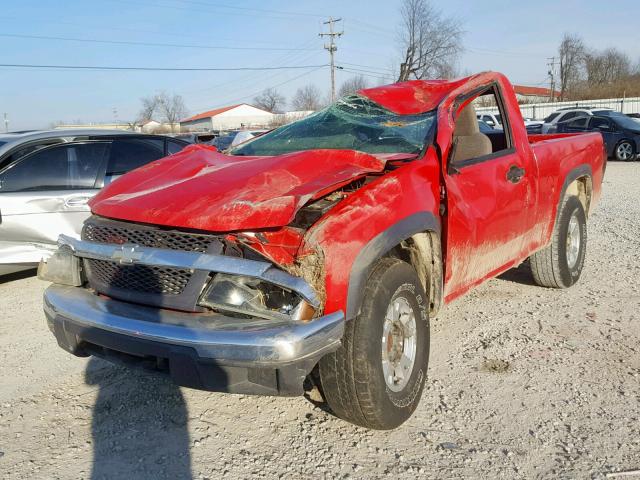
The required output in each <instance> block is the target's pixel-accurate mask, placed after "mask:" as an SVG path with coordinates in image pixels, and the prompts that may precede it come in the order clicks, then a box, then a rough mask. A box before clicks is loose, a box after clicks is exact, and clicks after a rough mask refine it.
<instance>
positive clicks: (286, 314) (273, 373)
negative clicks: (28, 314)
mask: <svg viewBox="0 0 640 480" xmlns="http://www.w3.org/2000/svg"><path fill="white" fill-rule="evenodd" d="M487 101H490V102H493V104H495V105H497V108H498V111H499V114H500V116H501V119H502V125H503V129H502V130H499V131H496V132H491V133H490V134H483V133H481V132H480V131H479V127H478V121H477V113H476V105H478V104H486V102H487ZM605 166H606V157H605V154H604V150H603V143H602V137H601V136H600V135H599V134H584V135H536V136H532V137H528V136H527V133H526V130H525V127H524V123H523V121H522V117H521V114H520V110H519V107H518V104H517V101H516V97H515V95H514V92H513V88H512V86H511V84H510V83H509V81H508V80H507V79H506V78H505V77H504V76H503V75H501V74H499V73H495V72H485V73H481V74H478V75H473V76H471V77H466V78H461V79H457V80H452V81H422V80H415V81H409V82H404V83H397V84H393V85H387V86H382V87H376V88H371V89H364V90H360V91H359V92H358V93H357V94H355V95H351V96H348V97H345V98H342V99H340V100H339V101H338V102H337V103H335V104H333V105H331V106H329V107H327V108H326V109H325V110H323V111H321V112H318V113H316V114H315V115H312V116H310V117H307V118H305V119H302V120H299V121H297V122H294V123H292V124H289V125H285V126H283V127H280V128H277V129H275V130H273V131H271V132H269V133H266V134H265V135H262V136H260V137H258V138H255V139H253V140H251V141H248V142H246V143H243V144H242V145H239V146H237V147H235V148H232V149H230V150H229V151H228V152H226V153H225V154H222V153H220V152H218V151H217V150H216V149H215V148H212V147H209V146H206V145H194V146H190V147H187V148H186V149H184V150H183V151H182V152H180V153H178V154H176V155H173V156H172V157H171V158H170V159H162V160H159V161H156V162H154V163H151V164H149V165H147V166H144V167H142V168H140V169H137V170H134V171H133V172H130V173H129V174H127V175H124V176H123V177H121V178H119V179H118V180H116V181H115V182H113V183H112V184H110V185H109V186H107V187H106V188H105V189H104V190H102V191H101V192H100V194H98V195H97V196H96V197H95V198H94V199H92V201H91V209H92V214H93V215H92V217H90V218H89V219H88V220H87V222H86V223H85V226H84V228H83V234H82V238H81V239H80V240H78V239H73V238H69V237H64V236H63V237H61V238H60V240H59V244H60V247H59V250H58V252H57V253H56V254H55V255H54V256H53V257H52V258H51V259H49V261H48V262H46V263H42V264H41V265H40V269H39V275H40V277H41V278H43V279H45V280H49V281H52V282H53V285H51V286H50V287H49V288H48V289H47V290H46V292H45V298H44V310H45V315H46V317H47V321H48V325H49V327H50V329H51V330H52V332H53V334H54V335H55V337H56V339H57V341H58V343H59V344H60V346H61V347H62V348H64V349H65V350H67V351H69V352H71V353H72V354H75V355H79V356H86V355H97V356H102V357H105V358H109V359H115V360H124V361H126V362H127V363H132V362H133V363H138V364H145V365H147V366H150V367H151V368H154V369H156V370H160V371H163V372H166V373H167V374H168V375H170V376H171V378H172V379H173V380H174V381H175V382H176V383H178V384H180V385H184V386H188V387H193V388H201V389H206V390H215V391H225V392H229V393H251V394H266V395H300V394H302V393H303V392H304V390H305V389H308V388H316V389H318V391H319V392H321V395H322V396H323V398H324V400H325V401H326V403H327V404H328V406H329V407H330V409H331V410H332V411H333V412H334V413H335V414H336V415H337V416H339V417H341V418H343V419H345V420H347V421H350V422H352V423H355V424H358V425H362V426H365V427H367V428H375V429H390V428H395V427H397V426H399V425H400V424H402V423H403V422H404V421H406V420H407V419H408V418H409V417H410V416H411V414H412V413H413V411H414V410H415V408H416V407H417V405H418V402H419V400H420V396H421V393H422V390H423V388H424V385H425V381H426V374H427V365H428V357H429V345H430V331H429V319H430V318H432V317H433V316H435V315H437V313H438V311H439V310H440V309H441V307H442V306H444V305H445V304H447V303H449V302H451V301H453V300H454V299H456V298H458V297H460V296H462V295H463V294H464V293H466V292H467V291H469V290H470V289H471V288H473V287H474V286H476V285H478V284H480V283H482V282H484V281H486V280H487V279H490V278H492V277H495V276H496V275H499V274H500V273H502V272H504V271H506V270H508V269H510V268H512V267H515V266H517V265H519V264H520V263H522V262H523V261H525V260H527V259H528V260H529V262H528V263H529V265H530V267H531V273H532V276H533V279H534V280H535V282H536V283H538V284H539V285H542V286H545V287H553V288H567V287H570V286H572V285H574V284H575V283H576V282H577V281H578V279H579V277H580V275H581V272H582V268H583V265H584V262H585V252H586V225H587V218H588V216H589V213H590V212H591V211H592V210H593V208H594V205H595V204H596V203H597V200H598V198H599V195H600V190H601V184H602V178H603V175H604V169H605ZM436 340H437V339H436Z"/></svg>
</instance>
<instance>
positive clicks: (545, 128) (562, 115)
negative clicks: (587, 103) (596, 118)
mask: <svg viewBox="0 0 640 480" xmlns="http://www.w3.org/2000/svg"><path fill="white" fill-rule="evenodd" d="M609 111H613V110H611V109H610V108H593V107H581V108H573V107H563V108H559V109H558V110H556V111H555V112H553V113H552V114H551V115H549V116H548V117H547V118H545V119H544V124H543V125H542V133H554V132H555V131H556V125H557V124H558V123H559V122H566V121H568V120H571V119H573V118H577V117H589V116H591V115H602V114H604V113H606V112H609Z"/></svg>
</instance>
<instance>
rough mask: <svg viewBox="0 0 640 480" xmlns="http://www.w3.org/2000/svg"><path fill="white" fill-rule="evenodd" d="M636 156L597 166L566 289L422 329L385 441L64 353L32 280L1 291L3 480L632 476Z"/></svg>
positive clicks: (306, 408) (512, 278)
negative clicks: (406, 392) (405, 409)
mask: <svg viewBox="0 0 640 480" xmlns="http://www.w3.org/2000/svg"><path fill="white" fill-rule="evenodd" d="M638 178H640V163H636V164H620V163H611V164H610V165H609V167H608V171H607V176H606V181H605V185H604V192H603V199H602V201H601V203H600V205H599V206H598V209H597V211H596V212H595V213H594V215H593V216H592V217H591V219H590V222H589V247H588V253H587V263H586V268H585V270H584V272H583V277H582V279H581V281H580V283H579V284H578V285H576V286H575V287H573V288H571V289H569V290H565V291H557V290H547V289H543V288H539V287H535V286H533V285H532V281H531V278H530V275H529V274H528V273H527V270H526V268H524V267H520V268H519V269H516V270H513V271H510V272H507V273H506V274H505V275H503V276H502V277H501V278H500V279H496V280H492V281H490V282H488V283H487V284H485V285H483V286H481V287H479V288H478V289H476V290H475V291H473V292H472V293H471V294H469V295H467V296H466V297H465V298H463V299H460V300H458V301H456V302H454V303H453V304H451V305H449V306H447V307H446V308H445V309H444V311H443V312H442V313H441V314H440V316H439V317H438V318H437V319H435V320H433V321H432V353H431V362H430V368H429V375H430V378H429V379H428V388H427V389H426V390H425V393H424V396H423V399H422V403H421V405H420V407H419V408H418V410H417V412H416V414H415V415H414V416H413V417H412V418H411V419H410V420H409V421H408V422H407V423H406V424H405V425H403V426H402V427H401V428H399V429H397V430H395V431H392V432H376V431H367V430H364V429H362V428H358V427H354V426H352V425H350V424H347V423H345V422H342V421H340V420H338V419H336V418H335V417H333V416H331V415H330V414H328V413H326V412H325V411H323V410H322V409H320V408H318V407H316V406H314V405H313V404H312V403H310V402H309V401H307V400H305V399H304V398H269V397H250V396H238V395H223V394H216V393H207V392H200V391H195V390H189V389H182V388H177V387H175V386H173V385H172V384H170V383H168V382H167V381H165V380H164V379H163V378H156V377H152V376H148V375H145V374H142V373H136V372H130V371H127V370H125V369H123V368H120V367H115V366H112V365H110V364H108V363H106V362H103V361H99V360H95V359H89V360H87V359H80V358H75V357H72V356H70V355H68V354H66V353H65V352H63V351H62V350H61V349H59V348H58V346H57V345H56V343H55V341H54V339H53V337H52V336H51V334H50V333H49V331H48V329H47V328H46V326H45V323H44V318H43V314H42V311H41V294H42V291H43V289H44V287H45V285H44V284H43V283H42V282H39V281H38V280H37V279H35V278H33V277H26V278H19V279H15V278H14V279H12V280H11V281H6V282H4V283H2V284H0V298H1V300H0V301H1V302H2V307H1V309H2V310H1V311H2V312H3V313H4V315H3V318H2V322H3V323H2V328H1V329H0V379H1V380H0V476H1V477H2V478H18V479H34V478H46V479H53V478H73V479H75V478H95V479H102V478H105V479H112V478H127V479H131V478H135V479H161V478H167V479H177V478H216V479H217V478H254V477H255V478H296V479H297V478H300V477H311V476H313V477H314V478H378V477H385V476H390V477H392V478H411V479H412V478H416V477H422V478H434V479H449V478H491V479H502V478H505V479H516V478H527V479H529V478H576V479H584V478H594V479H599V478H605V475H606V474H607V473H610V472H614V471H621V470H623V471H628V470H633V469H638V468H640V421H639V417H640V386H639V379H640V377H639V374H640V353H639V348H640V345H639V339H640V329H639V328H638V318H639V314H638V311H639V310H640V282H639V280H640V221H639V219H640V206H639V204H640V202H638V199H639V198H640V182H638Z"/></svg>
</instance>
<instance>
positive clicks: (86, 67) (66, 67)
mask: <svg viewBox="0 0 640 480" xmlns="http://www.w3.org/2000/svg"><path fill="white" fill-rule="evenodd" d="M0 67H18V68H39V69H45V70H50V69H61V70H136V71H143V72H147V71H149V72H239V71H258V70H296V69H303V68H322V67H328V65H326V64H324V65H293V66H289V67H287V66H280V67H228V68H218V67H114V66H93V65H35V64H25V63H0Z"/></svg>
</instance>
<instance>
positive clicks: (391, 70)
mask: <svg viewBox="0 0 640 480" xmlns="http://www.w3.org/2000/svg"><path fill="white" fill-rule="evenodd" d="M340 65H350V66H352V67H362V68H368V69H370V70H379V71H381V72H389V74H393V69H391V68H385V67H372V66H371V65H361V64H359V63H349V62H340Z"/></svg>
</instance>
